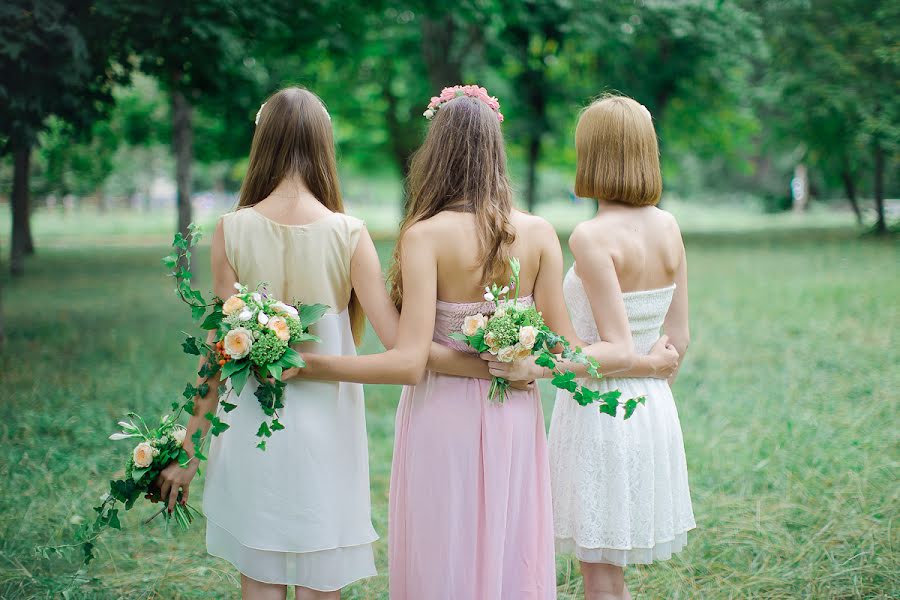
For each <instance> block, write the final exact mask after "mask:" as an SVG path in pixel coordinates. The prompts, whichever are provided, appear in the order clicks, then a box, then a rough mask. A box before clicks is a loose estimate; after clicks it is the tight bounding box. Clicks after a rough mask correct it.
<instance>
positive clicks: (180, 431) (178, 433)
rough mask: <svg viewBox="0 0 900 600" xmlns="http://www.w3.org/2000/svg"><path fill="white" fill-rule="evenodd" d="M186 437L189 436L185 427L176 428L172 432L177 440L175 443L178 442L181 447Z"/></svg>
mask: <svg viewBox="0 0 900 600" xmlns="http://www.w3.org/2000/svg"><path fill="white" fill-rule="evenodd" d="M185 435H187V430H186V429H185V428H184V427H176V428H175V431H173V432H172V437H173V438H175V441H176V442H178V445H179V446H183V445H184V436H185Z"/></svg>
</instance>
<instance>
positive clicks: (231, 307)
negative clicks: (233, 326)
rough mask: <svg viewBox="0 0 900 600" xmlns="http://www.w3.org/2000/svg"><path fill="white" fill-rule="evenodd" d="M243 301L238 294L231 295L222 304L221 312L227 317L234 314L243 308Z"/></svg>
mask: <svg viewBox="0 0 900 600" xmlns="http://www.w3.org/2000/svg"><path fill="white" fill-rule="evenodd" d="M244 306H246V305H245V304H244V301H243V300H241V299H240V298H239V297H238V296H232V297H231V298H229V299H228V300H226V301H225V304H223V305H222V314H224V315H225V316H227V317H230V316H231V315H236V314H237V313H239V312H241V311H242V310H243V309H244Z"/></svg>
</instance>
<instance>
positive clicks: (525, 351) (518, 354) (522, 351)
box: [513, 344, 531, 360]
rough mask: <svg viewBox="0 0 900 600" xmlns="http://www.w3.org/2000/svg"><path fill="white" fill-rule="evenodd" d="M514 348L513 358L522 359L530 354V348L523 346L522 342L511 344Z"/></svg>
mask: <svg viewBox="0 0 900 600" xmlns="http://www.w3.org/2000/svg"><path fill="white" fill-rule="evenodd" d="M513 348H514V349H515V354H513V360H522V359H523V358H527V357H528V356H529V355H530V354H531V348H529V347H527V346H523V345H522V344H516V345H515V346H513Z"/></svg>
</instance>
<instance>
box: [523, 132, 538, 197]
mask: <svg viewBox="0 0 900 600" xmlns="http://www.w3.org/2000/svg"><path fill="white" fill-rule="evenodd" d="M540 158H541V134H539V133H537V132H532V133H531V136H530V137H529V139H528V180H527V183H526V187H525V201H526V205H527V206H528V212H530V213H533V212H534V207H535V206H536V205H537V184H538V181H537V166H538V160H540Z"/></svg>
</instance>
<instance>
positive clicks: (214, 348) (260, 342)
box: [163, 225, 328, 450]
mask: <svg viewBox="0 0 900 600" xmlns="http://www.w3.org/2000/svg"><path fill="white" fill-rule="evenodd" d="M199 238H200V232H199V230H198V229H197V228H196V227H194V226H193V225H192V226H191V230H190V232H189V234H188V237H183V236H181V234H176V236H175V241H174V243H173V246H174V247H175V253H174V254H172V255H170V256H167V257H165V258H164V259H163V262H164V264H166V266H168V267H169V268H171V269H173V271H172V276H173V277H175V279H176V280H177V281H178V286H177V288H176V292H177V293H178V295H179V297H180V298H181V299H182V300H183V301H184V302H185V303H187V304H188V305H189V306H191V311H192V314H193V317H194V319H195V320H198V321H199V320H200V319H203V322H202V324H201V325H200V327H201V328H202V329H205V330H208V331H212V332H213V336H212V337H213V341H212V343H208V342H204V341H201V340H198V339H197V338H196V337H194V336H188V337H187V339H186V340H185V341H184V343H183V344H182V349H183V350H184V352H185V353H187V354H193V355H197V356H201V355H205V356H206V359H207V360H206V362H205V363H204V364H203V365H202V366H201V368H200V371H199V372H198V375H199V376H200V377H201V381H203V382H204V383H201V384H200V385H199V386H196V387H195V386H193V385H191V384H188V385H187V387H186V388H185V391H184V396H185V398H187V402H186V403H185V405H184V407H185V409H186V410H187V411H188V412H193V408H194V406H193V398H194V397H195V396H197V395H200V396H204V395H206V393H208V391H209V386H208V385H207V384H206V383H205V382H206V381H207V380H208V379H209V378H210V377H212V376H213V375H215V374H216V373H219V375H220V377H221V379H222V381H228V382H230V383H231V387H230V389H228V390H227V392H226V393H225V394H224V395H223V396H222V397H221V399H220V403H221V406H222V409H223V410H224V411H225V412H230V411H232V410H234V409H235V408H237V405H236V404H233V403H231V402H229V399H230V398H231V392H232V391H233V392H235V393H236V394H237V395H240V393H241V391H243V389H244V386H245V385H246V383H247V380H248V379H249V377H250V375H251V374H252V375H253V376H254V378H255V379H256V382H257V384H258V386H257V389H256V391H255V392H254V395H255V396H256V398H257V400H258V401H259V405H260V408H261V409H262V411H263V413H264V414H265V416H266V417H267V419H266V420H264V421H263V422H262V423H261V424H260V426H259V429H258V430H257V432H256V435H257V437H258V438H259V439H260V441H259V444H257V447H258V448H260V449H261V450H265V449H266V438H268V437H271V435H272V433H273V432H275V431H279V430H281V429H284V425H282V424H281V422H280V421H279V420H278V410H279V409H281V408H284V403H283V399H284V387H285V383H284V382H283V381H282V380H281V375H282V372H283V371H284V369H288V368H291V367H298V368H302V367H305V366H306V363H304V362H303V359H302V357H301V356H300V353H299V352H297V351H296V350H294V349H293V348H291V344H299V343H302V342H319V341H321V340H320V339H319V338H318V337H316V336H315V335H312V334H311V333H309V327H310V326H311V325H313V324H315V323H316V322H317V321H318V320H319V319H321V318H322V316H323V315H324V314H325V312H326V311H327V310H328V306H326V305H324V304H302V305H301V304H298V305H297V306H294V305H291V304H287V303H285V302H282V301H281V300H278V299H277V298H273V297H272V296H270V295H269V294H268V293H267V292H266V290H265V285H264V284H261V285H260V286H259V287H258V288H257V289H256V290H254V291H250V290H249V289H248V288H247V287H246V286H244V285H242V284H240V283H236V284H235V285H234V287H235V290H236V291H237V293H235V294H233V295H232V296H230V297H228V298H227V299H225V300H222V299H221V298H214V299H213V301H212V302H211V303H209V304H207V303H205V301H204V300H203V296H202V294H201V293H200V292H199V291H197V290H195V289H193V288H192V287H191V278H192V275H191V272H190V271H189V270H188V269H187V268H184V267H182V268H180V269H179V268H178V265H179V263H186V264H187V265H188V266H189V265H190V256H191V253H190V248H191V247H192V246H193V245H194V244H195V243H196V242H197V240H199ZM209 308H211V309H212V310H211V312H209V314H206V311H207V309H209ZM174 408H176V406H173V409H174ZM206 418H207V419H209V420H210V422H211V423H212V434H213V435H219V433H221V432H223V431H225V430H226V429H228V425H227V424H226V423H224V422H222V421H221V420H220V419H219V418H218V417H216V416H215V415H214V414H212V413H209V414H207V415H206Z"/></svg>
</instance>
